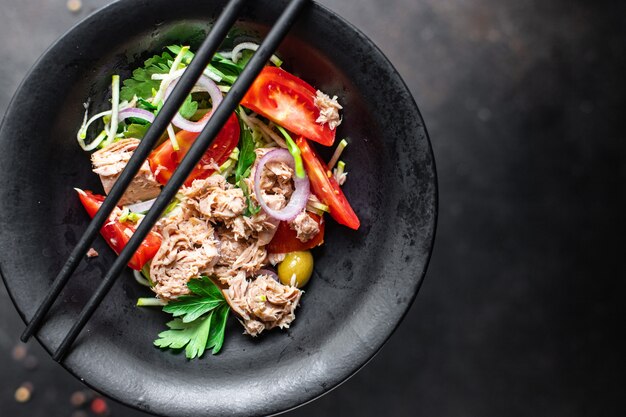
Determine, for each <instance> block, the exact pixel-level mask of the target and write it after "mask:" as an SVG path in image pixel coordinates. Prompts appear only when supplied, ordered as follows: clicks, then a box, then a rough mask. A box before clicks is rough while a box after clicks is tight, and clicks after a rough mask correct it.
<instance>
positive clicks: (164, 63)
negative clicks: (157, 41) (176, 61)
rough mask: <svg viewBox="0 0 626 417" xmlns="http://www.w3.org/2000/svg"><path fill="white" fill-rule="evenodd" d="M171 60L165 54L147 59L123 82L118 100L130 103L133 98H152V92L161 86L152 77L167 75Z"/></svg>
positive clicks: (167, 54)
mask: <svg viewBox="0 0 626 417" xmlns="http://www.w3.org/2000/svg"><path fill="white" fill-rule="evenodd" d="M172 60H173V58H172V56H171V55H170V54H169V53H167V52H163V54H161V55H154V56H153V57H152V58H149V59H147V60H146V61H145V62H144V66H143V67H142V68H137V69H135V70H134V71H133V76H132V78H129V79H127V80H124V86H123V87H122V88H121V90H120V99H121V100H127V101H130V100H132V99H133V97H134V96H137V97H139V98H144V99H146V98H150V97H152V91H153V90H158V89H159V86H160V85H161V81H159V80H153V79H152V75H154V74H167V73H168V72H169V71H170V65H171V64H170V62H171V61H172Z"/></svg>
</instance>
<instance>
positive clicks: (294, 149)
mask: <svg viewBox="0 0 626 417" xmlns="http://www.w3.org/2000/svg"><path fill="white" fill-rule="evenodd" d="M276 127H277V128H278V130H280V133H282V134H283V136H284V137H285V140H286V141H287V149H288V150H289V153H290V154H291V156H293V160H294V162H295V164H296V177H298V178H305V177H306V172H305V171H304V165H303V164H302V156H301V155H300V148H298V145H296V143H295V142H294V141H293V139H291V136H289V133H287V131H286V130H285V129H283V128H282V126H279V125H276Z"/></svg>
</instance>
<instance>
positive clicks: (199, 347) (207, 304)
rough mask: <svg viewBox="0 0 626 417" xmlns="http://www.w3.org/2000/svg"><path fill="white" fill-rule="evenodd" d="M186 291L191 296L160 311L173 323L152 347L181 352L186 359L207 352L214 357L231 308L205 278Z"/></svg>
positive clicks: (201, 278) (160, 334) (215, 287)
mask: <svg viewBox="0 0 626 417" xmlns="http://www.w3.org/2000/svg"><path fill="white" fill-rule="evenodd" d="M187 287H188V288H189V290H190V291H191V292H192V294H193V295H187V296H183V297H180V298H179V299H178V300H177V301H174V302H172V303H169V304H168V305H166V306H165V307H163V311H165V312H168V313H172V314H173V315H174V317H176V319H175V320H172V321H170V322H169V323H167V327H168V328H169V330H165V331H163V332H161V333H159V337H158V339H157V340H155V341H154V345H155V346H158V347H160V348H170V349H182V348H185V356H186V357H187V358H188V359H193V358H196V357H200V356H202V355H203V354H204V351H205V350H206V349H211V348H212V349H213V354H214V355H215V354H217V353H218V352H219V351H220V349H221V348H222V345H223V343H224V332H225V328H226V321H227V319H228V313H229V312H230V306H229V305H228V303H227V302H226V300H225V299H224V295H223V294H222V292H221V290H220V289H219V288H218V287H217V285H215V284H214V283H213V281H211V279H210V278H208V277H205V276H203V277H200V278H198V279H192V280H190V281H189V282H188V283H187Z"/></svg>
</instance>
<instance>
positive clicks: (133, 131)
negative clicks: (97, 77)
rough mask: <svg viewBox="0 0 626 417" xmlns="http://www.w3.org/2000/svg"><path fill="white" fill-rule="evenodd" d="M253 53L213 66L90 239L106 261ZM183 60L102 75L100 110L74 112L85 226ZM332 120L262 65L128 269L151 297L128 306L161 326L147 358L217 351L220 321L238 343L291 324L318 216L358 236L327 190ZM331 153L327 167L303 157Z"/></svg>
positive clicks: (320, 102)
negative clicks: (90, 184) (104, 102)
mask: <svg viewBox="0 0 626 417" xmlns="http://www.w3.org/2000/svg"><path fill="white" fill-rule="evenodd" d="M257 47H258V46H257V45H256V44H254V43H250V42H244V43H239V44H237V45H236V46H234V48H233V49H232V50H230V51H223V52H220V53H217V54H216V55H215V56H214V57H213V59H212V61H211V63H210V64H209V65H208V66H207V68H206V70H205V71H204V73H203V75H202V76H201V78H200V79H199V80H198V83H197V84H196V86H195V87H194V89H193V90H192V93H191V94H190V95H189V96H188V97H187V100H186V101H185V102H184V104H183V105H182V107H181V108H180V109H179V112H178V114H177V115H176V116H175V117H174V119H173V120H172V122H171V124H170V126H169V127H168V129H167V132H166V133H165V134H164V135H163V137H162V138H161V142H160V144H159V145H157V147H156V148H155V149H153V151H152V153H151V154H150V156H149V157H148V160H147V161H146V162H145V163H144V165H143V166H142V167H141V169H140V171H139V172H138V174H137V175H136V177H135V178H134V179H133V181H132V183H131V184H130V186H129V187H128V189H127V190H126V192H125V194H124V195H123V197H122V199H121V200H120V201H119V203H118V207H117V208H116V209H115V210H114V212H113V213H112V214H111V216H110V218H109V220H108V222H107V223H106V224H105V225H104V226H103V227H102V229H101V234H102V236H103V238H104V239H105V240H106V242H107V243H108V244H109V246H110V247H111V248H112V249H113V251H115V252H116V253H120V252H121V250H122V249H123V248H124V246H125V245H126V243H127V242H128V240H129V239H130V237H131V236H132V235H133V233H134V231H135V230H136V227H137V225H138V224H139V223H140V222H141V221H142V219H143V217H144V216H145V213H147V211H148V210H149V209H150V207H151V206H152V203H153V202H154V199H155V198H156V197H157V196H158V195H159V193H160V191H161V187H162V186H163V185H165V184H166V183H167V181H168V180H169V178H170V177H171V175H172V174H173V172H174V171H175V170H176V168H177V166H178V164H179V163H180V162H181V161H182V159H183V157H184V156H185V154H186V152H187V151H188V150H189V149H190V147H191V145H192V144H193V142H194V140H195V139H196V138H197V137H198V135H199V134H200V132H201V131H202V129H203V127H204V126H205V125H206V123H207V121H208V120H209V119H210V117H211V115H212V113H213V109H214V108H215V107H216V106H217V105H219V103H220V102H221V101H222V100H223V97H224V96H225V95H226V94H228V91H229V89H230V87H231V85H232V84H233V83H234V82H235V80H236V79H237V77H238V75H239V74H240V73H241V71H242V70H243V68H244V67H245V65H246V63H247V62H248V61H249V59H250V57H251V55H252V53H253V51H254V50H256V48H257ZM193 56H194V54H193V52H192V51H191V50H190V48H189V47H187V46H179V45H171V46H168V47H167V48H165V49H164V51H162V52H161V54H159V55H155V56H153V57H151V58H149V59H148V60H146V61H145V62H144V64H143V66H142V67H139V68H136V69H134V71H133V72H132V76H130V77H129V78H127V79H124V80H121V79H120V76H119V75H113V77H112V84H111V95H110V96H111V106H110V108H109V109H107V110H105V111H102V112H99V113H97V114H95V115H93V116H91V117H90V116H89V112H90V109H89V107H90V106H89V103H86V104H85V117H84V121H83V124H82V126H81V127H80V129H79V131H78V134H77V139H78V143H79V145H80V146H81V147H82V148H83V150H85V151H88V152H91V164H92V166H93V172H94V173H95V174H96V175H98V176H99V177H100V181H101V183H102V192H100V193H96V192H94V191H88V190H82V189H78V188H77V189H76V191H77V193H78V197H79V199H80V201H81V203H82V204H83V206H84V207H85V209H86V211H87V213H88V214H89V215H90V216H91V217H93V216H94V215H95V213H96V212H97V211H98V208H99V207H100V205H101V204H102V202H103V201H104V199H105V195H106V194H108V193H109V191H110V190H111V188H112V186H113V184H115V182H116V181H117V179H118V177H119V175H120V173H121V172H122V171H123V170H124V167H125V166H126V164H127V163H128V161H129V159H130V157H131V156H132V154H133V152H134V151H135V149H136V148H137V146H138V144H139V143H140V142H141V140H142V138H143V136H144V135H145V133H146V131H147V129H148V128H149V127H150V124H151V123H152V122H153V121H154V119H155V115H156V114H157V113H158V111H159V109H160V108H161V107H162V105H163V102H164V101H165V100H167V98H168V96H169V94H170V93H171V91H172V90H173V88H174V86H175V85H176V83H177V82H178V80H179V79H180V77H181V76H182V75H183V73H184V72H185V69H186V67H187V65H189V63H190V62H191V60H192V59H193ZM341 110H342V106H341V105H340V103H339V102H338V100H337V96H331V95H329V94H326V93H324V92H322V91H320V90H317V89H315V88H314V87H312V86H311V85H310V84H308V83H307V82H306V81H304V80H302V79H300V78H299V77H297V76H295V75H293V74H291V73H290V72H288V71H286V70H285V69H283V68H282V62H281V60H280V59H279V58H278V57H276V56H273V57H272V59H271V60H270V62H268V65H267V66H266V67H265V68H264V69H263V70H262V71H261V73H260V75H259V76H258V77H257V79H256V80H255V82H254V83H253V85H252V86H251V88H250V89H249V91H248V92H247V93H246V95H245V97H244V98H243V100H242V101H241V103H240V106H239V107H238V108H237V109H236V111H235V112H233V114H232V115H231V116H230V118H229V119H228V121H227V122H226V124H225V125H224V127H223V128H222V130H221V131H220V133H219V134H218V135H217V137H216V138H215V140H214V141H213V143H212V145H211V147H210V148H209V149H208V150H207V151H206V152H205V154H204V156H203V157H202V159H201V161H200V163H199V164H198V165H197V166H196V167H195V169H194V170H193V171H192V173H191V174H190V175H189V177H188V178H187V180H186V181H185V184H184V186H183V187H182V188H181V189H180V190H179V191H178V194H177V195H176V198H174V199H173V200H172V202H171V203H170V205H169V206H168V208H167V209H166V210H165V212H164V213H163V214H162V216H161V218H160V220H159V221H158V222H157V224H156V225H155V227H154V228H153V229H152V231H151V232H150V233H149V235H148V236H147V237H146V239H145V240H144V241H143V243H142V244H141V246H140V247H139V249H138V250H137V251H136V252H135V254H134V256H133V258H132V259H131V261H130V262H129V264H128V266H129V267H130V268H131V269H132V270H133V271H134V275H135V279H136V280H137V282H139V283H140V284H142V285H145V286H146V287H148V288H149V289H150V290H151V291H152V294H153V296H151V297H142V298H140V299H138V300H137V305H138V306H141V307H148V306H158V307H160V308H162V309H163V311H164V312H165V313H167V314H171V315H172V319H171V320H170V321H169V322H168V323H167V329H166V330H164V331H163V332H161V333H159V334H158V335H155V336H157V338H156V340H155V341H154V344H155V346H157V347H159V348H162V349H173V350H176V351H178V350H184V351H185V355H186V357H187V358H189V359H192V358H196V357H201V356H202V355H203V354H204V352H205V351H206V350H208V349H211V350H212V352H213V354H216V353H218V352H219V351H220V349H221V348H222V345H223V343H224V333H225V329H226V322H227V319H228V317H229V316H231V315H232V316H234V317H235V318H236V319H237V320H238V321H239V322H240V323H241V325H242V326H243V332H244V333H245V334H247V335H249V336H252V337H256V336H259V335H260V334H261V333H263V332H265V331H269V330H271V329H273V328H275V327H278V328H281V329H283V328H288V327H289V326H291V325H292V324H293V322H294V320H295V319H296V314H297V309H298V306H299V305H300V302H301V300H302V297H303V290H302V288H303V287H304V286H305V285H306V284H307V283H308V281H309V279H310V278H311V276H312V274H313V263H314V260H313V255H312V252H311V249H313V248H315V247H318V246H320V245H322V244H323V243H324V230H325V226H326V222H325V218H324V217H325V214H329V215H330V216H331V217H332V218H333V219H334V220H335V221H336V222H337V223H339V224H342V225H345V226H347V227H349V228H352V229H358V228H359V226H360V222H359V219H358V217H357V216H356V214H355V212H354V211H353V209H352V208H351V206H350V204H349V203H348V201H347V199H346V197H345V196H344V193H343V191H342V189H341V186H342V185H343V184H344V183H345V181H346V179H347V172H346V171H345V163H344V162H343V161H341V160H340V158H341V155H342V152H343V150H344V148H345V147H346V145H347V144H348V142H347V140H346V139H343V140H340V141H339V142H338V143H337V144H335V133H336V129H337V127H338V126H339V125H340V123H341V121H342V118H341V115H340V111H341ZM313 142H316V145H313ZM335 145H336V148H335V151H334V154H333V156H332V158H330V160H329V161H328V162H325V161H324V160H322V159H321V158H320V157H319V155H318V154H317V152H316V150H315V146H335ZM90 253H92V254H93V255H91V256H92V257H96V256H98V253H97V252H95V250H93V251H90Z"/></svg>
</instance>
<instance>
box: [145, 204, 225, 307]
mask: <svg viewBox="0 0 626 417" xmlns="http://www.w3.org/2000/svg"><path fill="white" fill-rule="evenodd" d="M161 234H162V235H163V243H161V247H160V248H159V251H158V252H157V254H156V255H155V257H154V259H153V260H152V264H151V266H150V278H151V279H152V281H153V282H154V283H155V285H154V288H153V290H154V292H156V293H157V295H158V296H159V298H161V299H164V300H172V299H176V298H177V297H178V296H180V295H185V294H188V293H189V289H188V288H187V282H188V281H189V280H190V279H192V278H197V277H199V276H201V275H208V274H210V273H212V272H213V266H214V265H215V264H216V263H217V261H218V259H219V245H220V243H219V241H218V240H217V238H216V235H215V231H214V230H213V226H212V225H211V224H210V223H209V222H208V221H207V220H204V219H199V218H195V217H191V218H189V219H184V218H182V217H178V216H177V217H175V218H172V219H167V220H166V221H165V222H163V223H162V227H161Z"/></svg>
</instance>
